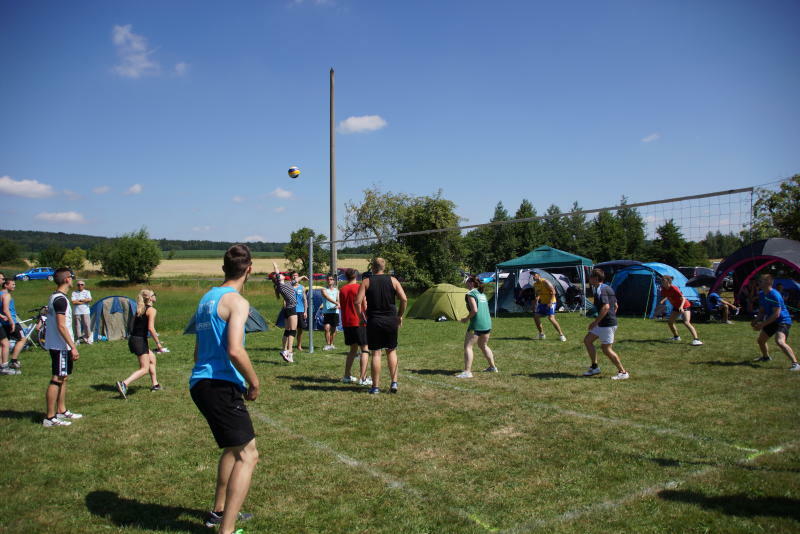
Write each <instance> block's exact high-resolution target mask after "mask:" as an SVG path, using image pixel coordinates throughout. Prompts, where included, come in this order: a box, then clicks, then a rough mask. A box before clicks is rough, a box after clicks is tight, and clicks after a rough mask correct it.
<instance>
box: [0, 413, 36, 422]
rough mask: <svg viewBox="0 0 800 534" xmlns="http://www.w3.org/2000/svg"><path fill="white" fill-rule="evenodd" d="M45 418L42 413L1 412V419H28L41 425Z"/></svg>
mask: <svg viewBox="0 0 800 534" xmlns="http://www.w3.org/2000/svg"><path fill="white" fill-rule="evenodd" d="M43 418H44V414H43V413H42V412H33V411H30V410H28V411H27V412H16V411H14V410H0V419H27V420H29V421H31V422H33V423H41V421H42V419H43Z"/></svg>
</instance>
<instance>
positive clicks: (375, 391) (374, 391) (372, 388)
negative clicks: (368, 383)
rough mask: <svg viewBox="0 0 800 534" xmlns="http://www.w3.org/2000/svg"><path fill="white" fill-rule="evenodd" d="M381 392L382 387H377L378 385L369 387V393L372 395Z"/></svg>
mask: <svg viewBox="0 0 800 534" xmlns="http://www.w3.org/2000/svg"><path fill="white" fill-rule="evenodd" d="M380 392H381V388H376V387H371V388H369V394H370V395H377V394H378V393H380Z"/></svg>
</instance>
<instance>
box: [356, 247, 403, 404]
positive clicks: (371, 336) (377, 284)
mask: <svg viewBox="0 0 800 534" xmlns="http://www.w3.org/2000/svg"><path fill="white" fill-rule="evenodd" d="M371 265H372V274H371V275H370V277H369V278H364V280H363V281H362V282H361V287H360V288H359V289H358V294H357V295H356V304H355V305H356V309H357V310H360V309H362V307H361V303H362V302H364V299H366V301H367V312H366V315H365V317H364V319H365V320H366V322H367V344H368V345H369V350H370V352H371V353H372V389H370V390H369V392H370V393H371V394H372V395H376V394H378V393H380V392H381V390H380V380H381V351H382V350H383V349H386V357H387V359H388V360H389V374H390V375H391V378H392V384H391V387H390V388H389V391H390V392H391V393H397V331H398V329H399V328H400V327H401V326H402V325H403V313H405V311H406V304H407V303H408V299H407V298H406V293H405V291H403V286H402V285H400V282H398V281H397V279H396V278H395V277H394V276H391V275H388V274H385V273H384V271H385V270H386V260H384V259H383V258H375V259H373V260H372V264H371ZM395 299H399V300H400V306H399V307H396V306H395ZM361 313H362V315H364V312H361Z"/></svg>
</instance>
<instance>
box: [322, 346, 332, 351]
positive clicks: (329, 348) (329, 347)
mask: <svg viewBox="0 0 800 534" xmlns="http://www.w3.org/2000/svg"><path fill="white" fill-rule="evenodd" d="M322 350H331V346H330V345H325V346H324V347H322Z"/></svg>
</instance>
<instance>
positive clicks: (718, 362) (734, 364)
mask: <svg viewBox="0 0 800 534" xmlns="http://www.w3.org/2000/svg"><path fill="white" fill-rule="evenodd" d="M689 363H690V364H691V365H716V366H718V367H752V368H753V369H760V368H761V366H760V365H758V364H757V363H754V362H752V361H750V360H742V361H740V362H726V361H723V360H708V361H705V362H689Z"/></svg>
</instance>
